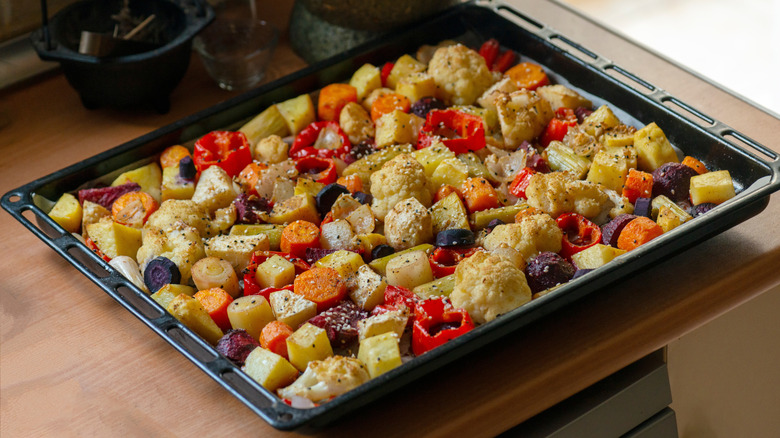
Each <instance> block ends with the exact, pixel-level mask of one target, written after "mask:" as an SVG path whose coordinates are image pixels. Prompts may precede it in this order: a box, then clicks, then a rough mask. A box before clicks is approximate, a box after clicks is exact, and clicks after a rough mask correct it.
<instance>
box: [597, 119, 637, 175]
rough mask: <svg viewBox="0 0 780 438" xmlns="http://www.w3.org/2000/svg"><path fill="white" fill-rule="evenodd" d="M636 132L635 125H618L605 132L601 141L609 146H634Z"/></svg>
mask: <svg viewBox="0 0 780 438" xmlns="http://www.w3.org/2000/svg"><path fill="white" fill-rule="evenodd" d="M635 132H636V128H634V127H633V126H626V125H618V126H616V127H614V128H612V129H610V130H608V131H607V132H605V133H604V135H603V136H602V137H601V143H602V144H603V145H604V146H605V147H607V148H613V147H633V146H634V133H635ZM633 167H636V166H633Z"/></svg>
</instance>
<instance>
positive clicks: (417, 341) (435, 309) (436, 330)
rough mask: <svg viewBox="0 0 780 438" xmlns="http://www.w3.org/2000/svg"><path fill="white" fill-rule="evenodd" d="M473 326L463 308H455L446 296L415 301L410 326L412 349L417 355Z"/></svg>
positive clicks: (461, 333)
mask: <svg viewBox="0 0 780 438" xmlns="http://www.w3.org/2000/svg"><path fill="white" fill-rule="evenodd" d="M473 328H474V321H473V320H472V319H471V316H470V315H469V313H468V312H467V311H466V310H465V309H456V308H454V307H452V304H450V302H449V301H448V300H446V298H443V297H437V298H431V299H428V300H425V301H420V302H418V303H417V305H416V306H415V309H414V326H413V328H412V351H413V352H414V354H415V355H416V356H419V355H421V354H423V353H425V352H427V351H430V350H432V349H434V348H436V347H438V346H440V345H442V344H444V343H445V342H447V341H449V340H451V339H455V338H457V337H458V336H460V335H463V334H464V333H467V332H469V331H471V330H472V329H473Z"/></svg>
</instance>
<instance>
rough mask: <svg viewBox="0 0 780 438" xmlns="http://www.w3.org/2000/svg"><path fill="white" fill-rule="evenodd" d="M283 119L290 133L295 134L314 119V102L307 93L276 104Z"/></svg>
mask: <svg viewBox="0 0 780 438" xmlns="http://www.w3.org/2000/svg"><path fill="white" fill-rule="evenodd" d="M276 109H278V110H279V113H281V115H282V117H283V118H284V121H285V122H286V123H287V130H288V131H289V133H290V134H292V135H297V134H298V133H299V132H301V130H302V129H303V128H305V127H307V126H309V124H311V123H312V122H313V121H315V119H316V114H317V113H316V112H315V110H314V102H312V100H311V96H309V95H308V94H301V95H300V96H298V97H294V98H292V99H289V100H285V101H284V102H282V103H277V104H276Z"/></svg>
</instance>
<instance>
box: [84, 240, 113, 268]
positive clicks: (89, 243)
mask: <svg viewBox="0 0 780 438" xmlns="http://www.w3.org/2000/svg"><path fill="white" fill-rule="evenodd" d="M84 243H85V244H86V245H87V248H89V249H90V250H92V252H94V253H95V254H97V256H98V257H100V258H101V259H103V260H105V261H106V262H110V261H111V257H109V256H107V255H105V254H103V251H101V250H100V248H98V246H97V245H96V244H95V241H94V240H92V239H90V238H89V237H85V238H84Z"/></svg>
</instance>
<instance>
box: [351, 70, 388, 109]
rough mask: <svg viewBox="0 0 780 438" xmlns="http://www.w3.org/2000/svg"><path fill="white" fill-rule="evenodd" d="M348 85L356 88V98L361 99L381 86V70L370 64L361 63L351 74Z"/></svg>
mask: <svg viewBox="0 0 780 438" xmlns="http://www.w3.org/2000/svg"><path fill="white" fill-rule="evenodd" d="M349 85H352V86H353V87H355V89H357V98H358V100H359V101H360V100H363V99H365V98H366V96H368V94H369V93H370V92H372V91H374V90H376V89H377V88H381V87H382V72H381V71H380V70H379V68H377V67H375V66H373V65H371V64H363V65H362V66H361V67H360V68H359V69H357V70H356V71H355V73H353V74H352V78H351V79H350V80H349Z"/></svg>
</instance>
